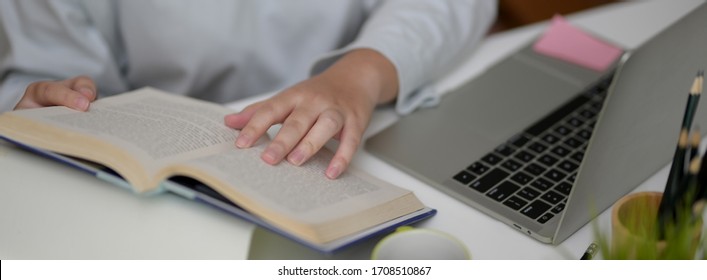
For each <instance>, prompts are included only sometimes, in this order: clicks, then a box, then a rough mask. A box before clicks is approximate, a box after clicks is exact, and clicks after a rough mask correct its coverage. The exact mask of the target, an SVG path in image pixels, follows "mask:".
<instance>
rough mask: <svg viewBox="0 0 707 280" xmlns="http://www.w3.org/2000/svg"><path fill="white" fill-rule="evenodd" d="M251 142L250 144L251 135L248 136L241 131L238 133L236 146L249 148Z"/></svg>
mask: <svg viewBox="0 0 707 280" xmlns="http://www.w3.org/2000/svg"><path fill="white" fill-rule="evenodd" d="M249 144H250V136H248V135H247V134H244V133H241V134H239V135H238V139H236V147H238V148H247V147H248V145H249Z"/></svg>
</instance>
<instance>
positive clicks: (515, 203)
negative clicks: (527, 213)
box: [503, 195, 528, 210]
mask: <svg viewBox="0 0 707 280" xmlns="http://www.w3.org/2000/svg"><path fill="white" fill-rule="evenodd" d="M526 204H528V202H527V201H525V200H523V199H522V198H520V197H517V196H515V195H514V196H511V197H509V198H508V199H506V201H504V202H503V205H506V206H508V207H510V208H511V209H513V210H520V208H523V206H525V205H526Z"/></svg>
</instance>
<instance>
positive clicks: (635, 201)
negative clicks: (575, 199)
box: [605, 192, 702, 259]
mask: <svg viewBox="0 0 707 280" xmlns="http://www.w3.org/2000/svg"><path fill="white" fill-rule="evenodd" d="M662 194H663V193H662V192H637V193H632V194H629V195H626V196H624V197H622V198H621V199H619V200H618V201H617V202H616V203H615V204H614V206H613V208H612V211H611V228H612V230H611V234H612V238H611V248H610V249H611V252H610V253H609V256H608V257H606V256H605V258H608V259H693V258H695V253H696V251H697V248H698V247H699V243H700V236H701V234H702V218H701V217H697V218H694V219H693V217H692V216H689V221H679V220H678V221H676V223H675V225H674V226H671V227H669V228H668V229H667V231H666V237H665V238H664V239H660V238H658V237H659V235H658V228H657V227H658V225H657V224H658V223H657V218H656V217H657V213H658V207H659V206H660V201H661V197H662Z"/></svg>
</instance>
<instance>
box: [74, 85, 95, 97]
mask: <svg viewBox="0 0 707 280" xmlns="http://www.w3.org/2000/svg"><path fill="white" fill-rule="evenodd" d="M78 91H79V92H80V93H81V94H83V95H86V96H93V90H91V89H90V88H85V87H82V88H80V89H78Z"/></svg>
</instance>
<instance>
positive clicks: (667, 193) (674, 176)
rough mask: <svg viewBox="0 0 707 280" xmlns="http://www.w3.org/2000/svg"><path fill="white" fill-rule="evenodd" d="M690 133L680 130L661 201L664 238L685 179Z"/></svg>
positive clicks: (659, 207) (660, 232)
mask: <svg viewBox="0 0 707 280" xmlns="http://www.w3.org/2000/svg"><path fill="white" fill-rule="evenodd" d="M687 142H688V133H687V129H686V128H682V129H680V138H679V139H678V146H677V148H675V155H674V156H673V163H672V165H671V166H670V173H669V174H668V181H667V183H666V184H665V190H664V191H663V197H662V198H661V200H660V205H659V206H658V230H659V235H660V237H662V236H663V233H664V230H665V227H666V226H667V224H668V222H672V220H673V218H674V214H675V211H674V210H675V209H674V208H675V202H676V198H677V192H678V190H679V188H680V184H681V183H682V180H683V177H685V152H686V149H687Z"/></svg>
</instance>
